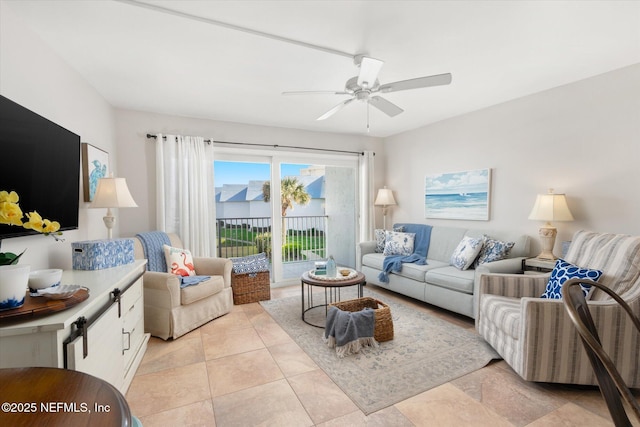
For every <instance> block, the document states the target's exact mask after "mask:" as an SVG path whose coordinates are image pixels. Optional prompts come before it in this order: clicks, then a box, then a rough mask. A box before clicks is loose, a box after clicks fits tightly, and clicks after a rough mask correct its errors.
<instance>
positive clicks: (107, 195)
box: [91, 177, 138, 239]
mask: <svg viewBox="0 0 640 427" xmlns="http://www.w3.org/2000/svg"><path fill="white" fill-rule="evenodd" d="M136 207H138V205H137V204H136V202H135V201H134V200H133V197H131V193H130V192H129V187H128V186H127V181H126V180H125V179H124V178H113V177H111V178H100V179H99V180H98V187H97V189H96V194H95V196H94V197H93V202H92V203H91V208H107V214H106V215H105V216H104V217H103V218H102V220H103V221H104V225H105V226H106V227H107V238H108V239H112V238H113V230H112V229H113V226H114V224H115V223H116V217H115V216H114V215H113V213H111V208H136Z"/></svg>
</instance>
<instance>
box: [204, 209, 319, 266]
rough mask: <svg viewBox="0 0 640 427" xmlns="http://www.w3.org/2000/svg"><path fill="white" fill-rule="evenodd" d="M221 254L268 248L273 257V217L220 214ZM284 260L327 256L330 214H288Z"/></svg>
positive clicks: (268, 252)
mask: <svg viewBox="0 0 640 427" xmlns="http://www.w3.org/2000/svg"><path fill="white" fill-rule="evenodd" d="M216 224H217V225H216V232H217V236H218V256H220V257H223V258H232V257H240V256H247V255H253V254H256V253H260V252H265V253H266V254H267V256H268V257H269V259H271V252H272V250H271V239H272V236H271V218H270V217H259V218H218V219H217V223H216ZM284 225H285V227H284V229H285V232H286V233H285V234H286V236H285V238H284V239H283V242H282V262H283V263H292V262H300V261H310V260H314V259H320V258H324V257H325V255H326V254H325V248H326V232H327V216H326V215H322V216H287V217H285V218H284Z"/></svg>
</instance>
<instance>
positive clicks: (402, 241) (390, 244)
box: [382, 231, 416, 256]
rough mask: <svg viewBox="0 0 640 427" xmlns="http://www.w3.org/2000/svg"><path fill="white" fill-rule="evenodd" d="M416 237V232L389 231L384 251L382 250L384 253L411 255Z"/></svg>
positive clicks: (387, 254)
mask: <svg viewBox="0 0 640 427" xmlns="http://www.w3.org/2000/svg"><path fill="white" fill-rule="evenodd" d="M415 237H416V235H415V233H398V232H396V231H387V238H386V243H385V244H384V252H382V253H383V255H384V256H389V255H405V256H406V255H411V254H412V253H413V241H414V240H415Z"/></svg>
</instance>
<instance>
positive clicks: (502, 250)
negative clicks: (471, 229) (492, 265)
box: [473, 235, 515, 268]
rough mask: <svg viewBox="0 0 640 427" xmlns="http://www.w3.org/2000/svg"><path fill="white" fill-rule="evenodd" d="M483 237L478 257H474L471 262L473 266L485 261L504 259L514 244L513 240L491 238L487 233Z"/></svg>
mask: <svg viewBox="0 0 640 427" xmlns="http://www.w3.org/2000/svg"><path fill="white" fill-rule="evenodd" d="M483 238H484V245H483V246H482V250H480V254H479V255H478V258H476V260H475V262H474V263H473V268H476V267H478V266H479V265H480V264H484V263H487V262H492V261H498V260H501V259H505V258H506V257H508V256H509V251H511V248H513V246H514V245H515V242H502V241H500V240H495V239H492V238H490V237H489V236H487V235H484V236H483Z"/></svg>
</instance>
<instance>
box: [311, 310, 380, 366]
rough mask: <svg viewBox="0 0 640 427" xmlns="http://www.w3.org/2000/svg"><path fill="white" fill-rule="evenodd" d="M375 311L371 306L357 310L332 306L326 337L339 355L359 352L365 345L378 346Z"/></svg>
mask: <svg viewBox="0 0 640 427" xmlns="http://www.w3.org/2000/svg"><path fill="white" fill-rule="evenodd" d="M374 327H375V313H374V311H373V309H371V308H365V309H364V310H361V311H357V312H350V311H342V310H340V309H339V308H337V307H333V306H332V307H330V308H329V312H328V313H327V321H326V325H325V328H324V339H325V341H326V342H327V345H328V346H329V347H330V348H334V347H335V349H336V354H337V355H338V357H344V356H348V355H350V354H354V353H358V352H359V351H360V350H361V349H362V348H363V347H377V346H378V343H377V342H376V340H375V338H373V330H374Z"/></svg>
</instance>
